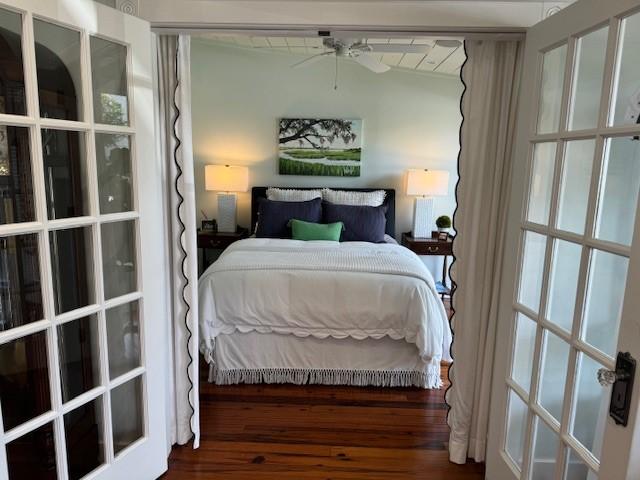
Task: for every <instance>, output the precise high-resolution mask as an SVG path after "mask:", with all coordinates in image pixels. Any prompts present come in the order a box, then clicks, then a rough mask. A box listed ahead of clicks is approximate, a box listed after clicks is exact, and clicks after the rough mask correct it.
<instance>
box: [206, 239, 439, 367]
mask: <svg viewBox="0 0 640 480" xmlns="http://www.w3.org/2000/svg"><path fill="white" fill-rule="evenodd" d="M199 304H200V309H199V311H200V328H201V337H200V338H201V339H202V345H201V347H202V351H203V353H204V354H205V356H206V358H207V359H208V360H210V359H211V358H212V352H213V348H214V344H215V338H216V336H218V335H220V334H221V333H224V334H230V333H233V332H236V331H240V332H243V333H245V332H252V331H255V332H260V333H279V334H291V335H297V336H302V337H306V336H309V335H312V336H314V337H316V338H326V337H329V336H331V337H334V338H347V337H351V338H355V339H364V338H375V339H378V338H382V337H387V336H388V337H390V338H393V339H395V340H401V339H403V340H405V341H407V342H409V343H412V344H415V345H416V348H417V349H418V353H419V355H420V357H421V358H422V359H423V361H424V362H425V363H430V364H432V365H434V364H436V365H437V364H439V362H440V360H441V359H444V360H447V361H450V360H451V358H450V355H449V346H450V344H451V331H450V329H449V322H448V319H447V315H446V313H445V310H444V306H443V304H442V302H441V301H440V298H439V297H438V294H437V292H436V289H435V284H434V281H433V277H432V276H431V274H430V273H429V271H428V270H427V269H426V267H425V266H424V264H423V263H422V261H421V260H420V259H419V257H418V256H417V255H415V254H414V253H413V252H411V251H409V250H408V249H406V248H404V247H401V246H399V245H393V244H372V243H366V242H345V243H338V242H325V241H313V242H303V241H297V240H279V239H257V238H250V239H246V240H241V241H238V242H235V243H234V244H233V245H231V246H230V247H229V248H228V249H227V250H225V252H224V253H223V254H222V255H221V256H220V258H219V259H218V261H216V262H215V263H214V264H213V265H211V266H210V267H209V268H208V269H207V271H206V272H205V273H204V274H203V275H202V277H201V278H200V281H199Z"/></svg>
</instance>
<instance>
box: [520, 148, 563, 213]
mask: <svg viewBox="0 0 640 480" xmlns="http://www.w3.org/2000/svg"><path fill="white" fill-rule="evenodd" d="M555 157H556V144H555V143H537V144H536V145H535V147H534V150H533V164H532V166H531V186H530V188H529V207H528V208H527V220H529V221H530V222H533V223H539V224H542V225H546V224H547V223H549V207H550V205H551V188H552V185H553V171H554V165H555Z"/></svg>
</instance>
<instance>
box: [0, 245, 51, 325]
mask: <svg viewBox="0 0 640 480" xmlns="http://www.w3.org/2000/svg"><path fill="white" fill-rule="evenodd" d="M38 250H39V249H38V235H37V234H35V233H30V234H27V235H16V236H13V237H4V238H0V331H3V330H9V329H10V328H15V327H19V326H21V325H26V324H27V323H32V322H37V321H38V320H42V319H43V317H44V314H43V310H42V289H41V286H40V263H39V253H38Z"/></svg>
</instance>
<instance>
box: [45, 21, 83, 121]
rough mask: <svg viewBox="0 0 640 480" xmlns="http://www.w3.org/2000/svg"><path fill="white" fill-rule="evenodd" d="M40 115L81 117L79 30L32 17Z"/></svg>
mask: <svg viewBox="0 0 640 480" xmlns="http://www.w3.org/2000/svg"><path fill="white" fill-rule="evenodd" d="M33 34H34V38H35V41H36V68H37V71H38V96H39V98H40V116H41V117H45V118H59V119H64V120H82V76H81V73H80V65H81V64H80V32H76V31H75V30H71V29H69V28H65V27H61V26H59V25H54V24H53V23H49V22H45V21H43V20H38V19H35V20H34V21H33Z"/></svg>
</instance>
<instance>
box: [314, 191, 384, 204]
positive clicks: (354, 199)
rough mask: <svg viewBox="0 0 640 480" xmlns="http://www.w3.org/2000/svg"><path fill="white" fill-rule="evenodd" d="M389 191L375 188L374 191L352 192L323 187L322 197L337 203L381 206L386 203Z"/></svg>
mask: <svg viewBox="0 0 640 480" xmlns="http://www.w3.org/2000/svg"><path fill="white" fill-rule="evenodd" d="M386 195H387V192H385V191H384V190H375V191H373V192H351V191H347V190H332V189H330V188H323V189H322V199H323V200H326V201H327V202H331V203H334V204H336V205H359V206H366V207H379V206H380V205H382V204H383V203H384V197H385V196H386Z"/></svg>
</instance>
